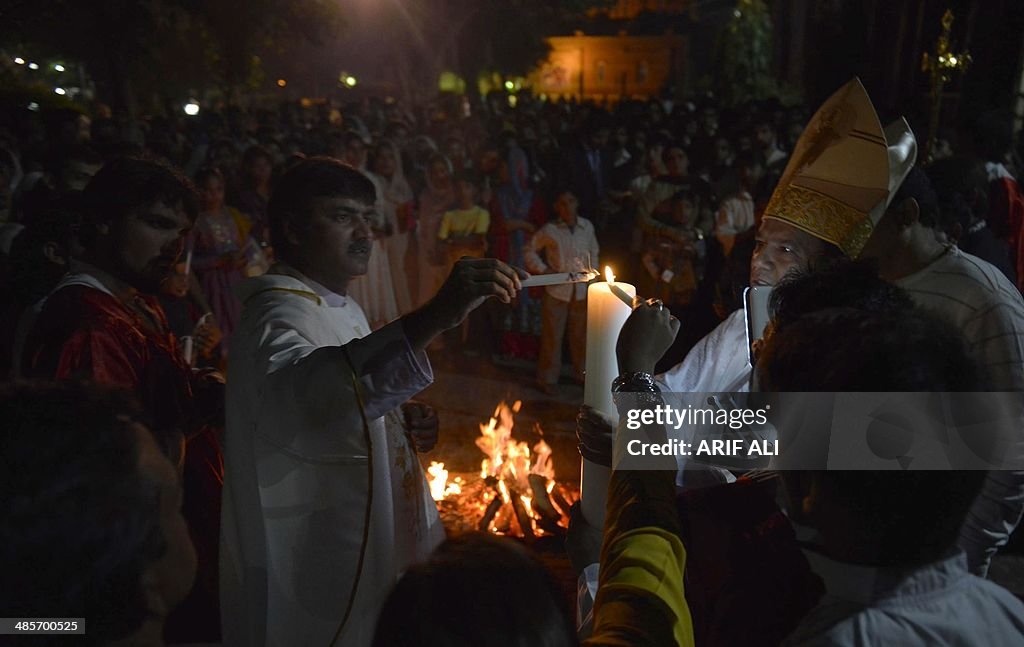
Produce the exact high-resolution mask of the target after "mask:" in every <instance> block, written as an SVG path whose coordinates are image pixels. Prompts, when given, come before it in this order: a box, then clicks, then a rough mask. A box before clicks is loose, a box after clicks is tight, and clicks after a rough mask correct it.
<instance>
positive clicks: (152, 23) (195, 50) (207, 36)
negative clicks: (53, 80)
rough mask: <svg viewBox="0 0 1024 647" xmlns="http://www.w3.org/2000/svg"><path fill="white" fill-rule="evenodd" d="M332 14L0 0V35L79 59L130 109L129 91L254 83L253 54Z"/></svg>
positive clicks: (334, 25) (309, 1)
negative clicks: (8, 0)
mask: <svg viewBox="0 0 1024 647" xmlns="http://www.w3.org/2000/svg"><path fill="white" fill-rule="evenodd" d="M341 24H342V21H341V3H340V2H339V0H102V1H99V2H87V1H84V0H32V1H28V0H14V1H12V2H8V3H5V4H3V5H2V8H0V42H4V43H5V44H10V45H18V46H24V49H23V51H36V52H42V53H45V54H46V55H48V56H52V57H63V58H66V59H74V60H80V61H82V62H84V63H85V65H86V67H87V68H88V69H89V72H90V74H91V75H92V76H93V77H94V78H96V80H97V81H98V82H99V83H100V85H101V86H102V87H103V88H104V89H105V90H106V92H105V94H106V98H107V100H109V101H112V102H113V103H114V105H115V107H116V108H118V109H120V110H124V111H127V112H128V113H130V114H131V113H135V112H136V111H137V105H136V104H137V97H151V96H157V95H163V96H179V97H180V96H182V95H183V94H184V93H186V92H188V91H189V90H190V89H203V88H207V87H209V86H211V85H221V86H223V87H224V88H225V89H226V90H228V93H229V96H230V93H231V91H233V90H237V89H239V88H242V87H245V86H248V87H253V86H254V85H259V84H261V83H263V80H264V79H263V74H264V72H263V70H262V68H261V66H260V65H259V60H260V57H261V56H266V55H273V54H278V55H280V54H283V53H286V52H287V51H288V50H289V49H290V48H291V47H293V46H294V45H297V44H301V43H308V42H312V43H319V42H323V41H324V40H325V39H326V38H328V37H330V36H333V35H334V34H336V33H337V31H338V30H339V28H340V27H341ZM154 70H159V73H154Z"/></svg>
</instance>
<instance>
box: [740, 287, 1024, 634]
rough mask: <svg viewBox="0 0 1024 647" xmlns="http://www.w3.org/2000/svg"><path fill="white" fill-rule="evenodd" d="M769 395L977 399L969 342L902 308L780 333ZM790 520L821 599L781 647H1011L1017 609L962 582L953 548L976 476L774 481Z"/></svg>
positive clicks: (1005, 597)
mask: <svg viewBox="0 0 1024 647" xmlns="http://www.w3.org/2000/svg"><path fill="white" fill-rule="evenodd" d="M757 372H758V376H759V382H760V384H761V386H762V387H763V388H764V389H765V390H767V391H781V392H806V391H830V392H842V391H851V390H860V389H862V388H864V385H870V388H871V389H872V390H877V391H891V392H928V391H930V392H957V391H966V392H971V391H978V390H981V389H983V388H984V383H983V371H981V370H980V368H979V367H978V365H977V364H976V362H974V361H972V360H971V358H970V354H969V344H967V343H965V340H964V338H963V336H962V335H961V334H960V332H959V331H958V330H957V328H956V327H954V326H952V325H951V324H950V323H949V322H947V321H944V320H943V319H942V318H941V317H939V316H937V315H935V314H933V313H930V312H928V310H927V308H923V307H920V306H918V307H913V308H909V309H896V310H891V311H884V312H874V313H869V312H867V311H864V310H855V309H849V308H833V309H827V310H820V311H816V312H812V313H810V314H808V315H804V316H803V317H800V318H798V319H796V320H795V321H790V322H788V323H786V324H784V325H780V327H779V328H777V329H776V331H775V332H774V333H773V334H772V335H771V336H770V338H769V339H768V341H767V343H766V345H765V348H764V350H763V351H762V354H761V356H760V357H759V360H758V366H757ZM781 474H782V479H783V482H784V484H785V485H786V487H785V492H786V498H787V500H788V502H789V504H788V511H789V516H790V518H791V519H792V520H793V521H794V522H795V523H797V524H801V525H803V526H805V527H806V529H807V530H813V535H814V536H813V538H810V539H808V540H807V541H805V542H804V547H805V549H804V553H805V555H806V557H807V559H808V561H809V563H810V566H811V569H812V570H813V571H814V572H815V573H816V574H817V575H818V576H819V577H821V579H822V582H823V583H824V585H825V595H824V597H823V598H822V599H821V600H820V602H819V603H818V605H817V606H816V607H815V608H814V609H812V610H811V611H810V612H809V613H808V614H807V615H806V616H805V617H804V618H803V619H802V620H801V622H800V625H799V626H798V627H797V628H796V630H795V631H794V632H793V633H792V634H790V636H789V637H788V638H787V639H786V641H785V642H784V644H785V645H790V646H797V645H799V646H801V647H807V646H811V645H843V646H844V647H857V646H860V645H865V646H866V645H905V646H908V647H911V646H916V645H920V646H921V647H924V646H926V645H1019V644H1022V643H1024V604H1021V602H1020V600H1018V599H1016V598H1015V597H1014V596H1013V595H1012V594H1011V593H1010V592H1009V591H1006V590H1005V589H1003V588H1002V587H1000V586H998V585H996V584H993V583H992V582H989V581H987V580H984V579H982V578H979V577H977V576H975V575H972V574H971V573H969V572H968V570H967V558H966V556H965V555H964V553H963V551H962V550H960V549H958V548H957V547H956V543H957V536H958V534H959V531H960V526H961V524H962V523H963V520H964V518H965V516H966V515H967V512H968V509H969V508H970V506H971V501H972V499H974V497H975V496H976V495H977V494H978V492H979V490H980V489H981V486H982V483H983V481H984V479H985V474H986V473H985V472H984V471H966V470H961V471H957V470H948V471H939V470H926V469H914V468H913V466H911V467H910V469H906V470H883V471H869V470H856V469H850V470H817V471H784V472H782V473H781Z"/></svg>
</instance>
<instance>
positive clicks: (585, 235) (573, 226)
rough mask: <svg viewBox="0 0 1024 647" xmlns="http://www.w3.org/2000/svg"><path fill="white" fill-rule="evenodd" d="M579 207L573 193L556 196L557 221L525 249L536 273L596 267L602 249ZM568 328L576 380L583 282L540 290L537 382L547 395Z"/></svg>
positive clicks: (582, 338)
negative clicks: (541, 291)
mask: <svg viewBox="0 0 1024 647" xmlns="http://www.w3.org/2000/svg"><path fill="white" fill-rule="evenodd" d="M578 207H579V203H578V202H577V200H576V196H574V195H573V194H572V193H570V192H569V191H563V192H562V193H561V194H559V196H558V198H557V199H556V200H555V213H556V214H557V215H558V220H557V221H555V222H549V223H547V224H546V225H544V226H543V227H541V228H540V229H539V230H538V231H537V233H535V234H534V235H533V238H532V239H531V240H530V244H529V245H528V246H527V247H526V249H525V250H524V257H525V261H526V267H527V269H529V270H530V271H531V272H533V273H534V274H551V273H558V272H578V271H582V270H587V269H590V268H591V267H597V265H598V253H599V252H600V249H599V247H598V245H597V236H596V235H595V234H594V225H593V224H591V222H590V221H589V220H587V219H586V218H581V217H580V216H579V214H578V213H577V209H578ZM542 256H543V258H542ZM566 327H568V329H569V352H570V355H572V366H573V374H574V377H575V379H576V381H577V382H579V383H581V384H582V382H583V365H584V355H585V353H586V348H587V346H586V344H587V332H586V327H587V285H586V284H585V283H567V284H562V285H551V286H548V287H546V288H545V289H544V298H543V299H542V301H541V341H540V357H539V358H538V360H537V385H538V388H540V389H541V391H543V392H544V393H547V394H552V393H554V392H555V384H556V383H557V382H558V375H559V373H561V370H562V339H563V338H564V335H565V330H566Z"/></svg>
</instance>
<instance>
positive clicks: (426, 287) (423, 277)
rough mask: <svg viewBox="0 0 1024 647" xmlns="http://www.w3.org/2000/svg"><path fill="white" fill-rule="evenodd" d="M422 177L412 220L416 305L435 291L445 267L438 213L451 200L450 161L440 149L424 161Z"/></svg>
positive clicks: (450, 203)
mask: <svg viewBox="0 0 1024 647" xmlns="http://www.w3.org/2000/svg"><path fill="white" fill-rule="evenodd" d="M425 180H426V188H425V189H423V191H421V192H420V195H419V200H418V209H417V223H416V247H417V257H418V262H417V268H416V269H417V272H418V280H417V283H418V289H417V295H416V299H415V304H416V306H417V307H418V306H421V305H423V304H424V303H426V302H427V300H428V299H430V298H431V297H432V296H434V294H435V293H437V290H438V289H439V288H440V287H441V284H442V283H443V282H444V278H445V274H446V270H447V269H448V267H447V264H446V260H445V259H444V258H442V256H441V254H440V250H439V246H438V238H437V234H438V231H439V230H440V228H441V217H442V216H443V215H444V212H445V211H448V209H450V208H451V207H452V205H453V204H454V203H455V186H454V182H453V181H452V165H451V163H450V162H449V161H448V158H447V157H445V156H444V155H441V154H440V153H435V154H434V155H432V156H431V157H430V160H429V161H428V162H427V167H426V177H425Z"/></svg>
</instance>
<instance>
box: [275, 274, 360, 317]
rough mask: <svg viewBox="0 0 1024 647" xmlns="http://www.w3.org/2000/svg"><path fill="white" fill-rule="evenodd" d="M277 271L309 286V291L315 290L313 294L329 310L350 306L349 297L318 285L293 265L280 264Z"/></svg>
mask: <svg viewBox="0 0 1024 647" xmlns="http://www.w3.org/2000/svg"><path fill="white" fill-rule="evenodd" d="M277 270H278V271H279V272H280V273H282V274H287V275H289V276H292V277H294V278H297V279H299V280H300V281H302V282H303V283H305V284H306V285H307V286H309V289H311V290H313V292H315V293H316V295H317V296H318V297H320V299H321V300H322V301H323V302H324V304H325V305H326V306H327V307H328V308H344V307H345V306H346V305H348V297H347V296H345V295H343V294H338V293H337V292H333V291H331V290H330V289H329V288H327V287H326V286H324V285H321V284H320V283H317V282H316V281H314V280H313V279H311V278H309V277H308V276H306V275H305V274H303V273H302V272H300V271H298V270H297V269H295V268H294V267H292V266H291V265H286V264H284V263H280V266H279V267H278V268H277Z"/></svg>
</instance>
